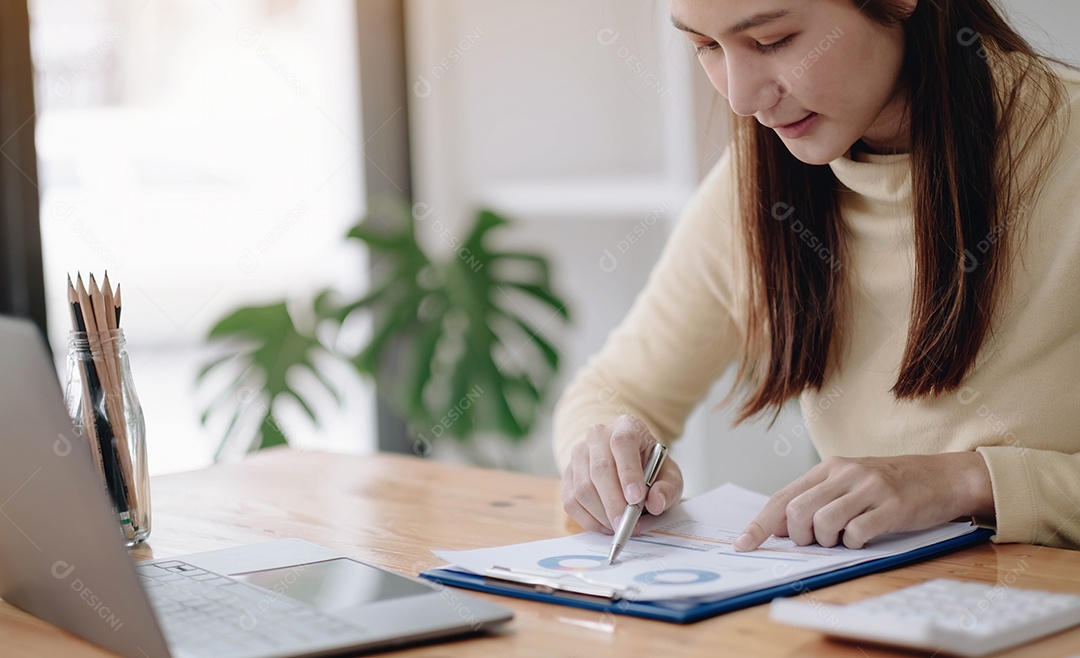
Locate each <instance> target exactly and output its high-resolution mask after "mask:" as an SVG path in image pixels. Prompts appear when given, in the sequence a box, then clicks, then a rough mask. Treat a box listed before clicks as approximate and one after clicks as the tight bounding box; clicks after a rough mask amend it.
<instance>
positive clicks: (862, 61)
mask: <svg viewBox="0 0 1080 658" xmlns="http://www.w3.org/2000/svg"><path fill="white" fill-rule="evenodd" d="M906 3H907V4H908V5H910V7H909V13H910V11H913V10H914V8H915V4H916V3H917V0H906ZM671 13H672V20H673V22H674V24H675V26H676V27H677V28H679V29H681V30H683V32H684V33H685V34H686V36H687V37H688V38H689V39H690V41H691V42H693V44H694V46H695V47H696V48H697V49H698V59H699V60H700V61H701V65H702V66H703V67H704V68H705V72H706V73H707V74H708V76H709V79H710V80H711V81H712V84H713V86H714V87H716V90H717V91H719V92H720V94H721V95H722V96H724V98H726V99H727V100H728V102H729V103H730V104H731V109H732V110H733V111H734V112H735V113H736V114H739V115H742V116H753V117H754V118H756V119H757V121H758V122H759V123H761V124H762V125H763V126H767V127H769V128H772V129H774V130H775V131H776V133H777V134H778V135H779V136H780V138H781V139H782V140H783V142H784V144H785V145H787V147H788V150H790V151H791V153H792V155H794V156H795V157H796V158H798V159H799V160H801V161H803V162H805V163H807V164H825V163H828V162H831V161H832V160H835V159H836V158H838V157H840V156H841V155H843V154H844V153H846V152H847V150H848V149H849V148H850V147H851V145H852V144H854V143H855V142H856V141H857V140H859V139H862V140H863V142H864V143H865V144H866V145H867V146H868V147H870V148H871V149H874V150H878V151H882V152H890V151H899V152H903V151H906V150H907V147H908V124H907V122H906V117H907V113H906V111H905V104H906V94H905V92H904V89H903V85H902V84H901V80H900V74H901V66H902V63H903V58H904V33H903V28H902V27H901V26H899V25H889V26H886V25H882V24H880V23H877V22H875V21H873V20H870V19H869V18H867V17H866V15H865V14H863V13H862V12H860V11H859V9H858V4H857V2H856V0H671Z"/></svg>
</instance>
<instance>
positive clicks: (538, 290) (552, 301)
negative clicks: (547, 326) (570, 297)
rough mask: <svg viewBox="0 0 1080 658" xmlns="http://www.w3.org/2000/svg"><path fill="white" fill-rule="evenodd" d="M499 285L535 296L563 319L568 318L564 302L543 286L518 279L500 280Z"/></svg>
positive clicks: (568, 313)
mask: <svg viewBox="0 0 1080 658" xmlns="http://www.w3.org/2000/svg"><path fill="white" fill-rule="evenodd" d="M500 285H501V286H503V287H507V288H517V289H518V290H520V291H522V292H524V293H526V294H527V295H529V296H531V297H535V298H536V299H538V300H540V301H541V302H544V303H545V304H547V305H548V306H549V307H551V308H552V309H553V310H554V311H555V312H556V313H558V314H559V315H561V316H562V318H563V319H564V320H569V319H570V311H569V310H568V309H567V308H566V302H564V301H563V300H561V299H559V298H558V297H556V296H555V294H554V293H552V292H551V291H550V290H548V289H547V288H545V287H543V286H538V285H536V284H532V283H522V282H520V281H502V282H500Z"/></svg>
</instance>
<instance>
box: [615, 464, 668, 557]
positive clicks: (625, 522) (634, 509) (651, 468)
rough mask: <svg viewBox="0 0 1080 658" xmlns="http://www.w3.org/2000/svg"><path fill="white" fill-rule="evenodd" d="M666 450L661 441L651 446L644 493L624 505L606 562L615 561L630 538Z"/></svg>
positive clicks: (658, 472)
mask: <svg viewBox="0 0 1080 658" xmlns="http://www.w3.org/2000/svg"><path fill="white" fill-rule="evenodd" d="M667 452H668V451H667V446H665V445H664V444H662V443H657V444H656V445H655V446H653V450H652V454H650V455H649V461H648V463H646V464H645V495H644V496H643V497H642V499H641V502H640V503H638V504H636V505H627V506H626V511H625V512H623V515H622V521H620V522H619V529H618V530H616V531H615V539H614V541H613V542H612V544H611V554H610V555H608V560H607V563H608V564H614V563H615V558H617V557H619V553H621V552H622V549H623V547H624V546H626V542H627V540H629V539H630V533H632V532H633V531H634V526H636V525H637V522H638V519H640V518H641V510H642V509H643V508H644V507H645V500H646V499H647V498H648V497H649V489H651V488H652V485H653V482H656V478H657V477H659V475H660V467H661V466H663V465H664V459H666V458H667Z"/></svg>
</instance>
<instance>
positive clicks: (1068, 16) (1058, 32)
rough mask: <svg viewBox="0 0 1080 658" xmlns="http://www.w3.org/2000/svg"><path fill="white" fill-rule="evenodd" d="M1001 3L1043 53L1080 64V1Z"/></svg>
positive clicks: (1011, 1) (1053, 0)
mask: <svg viewBox="0 0 1080 658" xmlns="http://www.w3.org/2000/svg"><path fill="white" fill-rule="evenodd" d="M1001 4H1002V6H1003V7H1004V8H1005V10H1006V12H1007V13H1008V15H1009V18H1010V19H1011V20H1012V21H1013V24H1014V25H1015V26H1016V27H1017V28H1018V29H1019V30H1020V32H1021V33H1022V34H1023V35H1024V36H1025V37H1027V38H1028V39H1029V40H1031V41H1032V43H1034V44H1035V45H1036V46H1037V47H1039V48H1040V49H1041V50H1042V52H1044V53H1045V54H1048V55H1050V56H1052V57H1058V58H1061V59H1066V60H1069V61H1071V62H1072V63H1074V64H1080V30H1078V28H1080V2H1076V0H1005V1H1004V2H1002V3H1001Z"/></svg>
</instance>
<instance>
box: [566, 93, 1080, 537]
mask: <svg viewBox="0 0 1080 658" xmlns="http://www.w3.org/2000/svg"><path fill="white" fill-rule="evenodd" d="M1061 75H1062V77H1063V79H1064V81H1065V83H1066V90H1067V93H1068V95H1069V100H1070V103H1069V105H1070V109H1071V112H1072V114H1073V115H1076V113H1077V110H1078V109H1080V75H1077V74H1076V73H1073V72H1064V73H1061ZM1061 116H1062V121H1064V122H1065V123H1063V124H1062V125H1061V127H1060V128H1059V129H1058V131H1059V132H1058V134H1057V141H1060V142H1061V144H1062V146H1061V150H1060V153H1059V154H1058V155H1057V156H1056V160H1055V161H1054V164H1053V166H1052V168H1051V169H1050V172H1049V174H1048V175H1047V176H1046V177H1045V179H1044V181H1043V186H1044V187H1043V189H1042V191H1041V195H1040V196H1039V198H1038V202H1037V204H1036V205H1035V206H1034V207H1033V212H1032V215H1031V216H1030V219H1029V220H1027V223H1021V224H1018V225H1017V227H1016V230H1017V231H1018V233H1019V232H1022V231H1024V230H1025V229H1026V237H1023V238H1021V237H1020V235H1019V234H1018V235H1017V237H1016V238H1015V239H1014V249H1017V250H1018V255H1019V258H1018V259H1016V260H1015V261H1014V263H1013V264H1012V265H1011V266H1010V267H1011V269H1010V271H1009V282H1008V285H1007V286H1005V291H1004V294H1003V296H1002V297H1001V301H1000V302H999V308H998V312H997V314H996V315H995V318H996V320H995V322H994V325H993V327H992V335H991V336H989V337H988V339H987V340H986V342H985V343H984V344H983V346H982V349H981V351H980V354H979V357H978V359H977V362H976V364H975V368H974V370H973V371H971V372H970V373H969V374H968V376H967V377H966V379H965V380H964V383H963V385H962V387H961V388H960V390H959V391H957V392H956V393H953V394H949V395H945V396H942V397H937V398H929V399H922V400H918V401H915V402H898V401H897V400H896V399H895V398H894V397H893V396H892V395H891V394H890V393H889V389H890V388H892V386H893V384H894V383H895V382H896V377H897V374H898V372H899V365H900V360H901V357H902V354H903V349H904V345H905V341H906V338H907V326H908V319H909V314H910V310H911V297H912V288H913V282H914V237H913V231H912V205H911V194H912V193H911V189H912V188H911V166H910V159H909V157H908V156H907V155H892V156H875V155H862V156H857V157H856V159H852V158H851V154H850V153H849V154H848V155H846V156H844V157H841V158H839V159H837V160H835V161H834V162H831V163H830V164H829V166H830V167H831V168H832V170H833V173H834V174H835V175H836V178H837V179H838V180H839V181H840V183H841V184H842V186H843V191H842V199H841V204H842V205H841V209H842V216H843V219H844V221H845V222H846V224H847V227H848V229H849V237H850V241H849V243H848V246H847V253H846V254H844V255H843V257H842V258H841V255H839V254H829V253H827V252H824V251H819V255H821V256H822V257H823V258H831V259H833V260H832V262H834V263H836V266H837V267H844V268H845V270H846V273H845V274H846V276H847V279H848V282H849V285H850V286H851V287H852V288H851V294H850V297H849V300H850V305H851V315H850V317H852V318H853V323H852V326H851V327H847V328H845V332H844V333H845V335H846V340H847V342H846V344H845V346H844V349H843V350H842V352H841V354H842V356H841V359H840V362H839V364H838V367H836V368H832V369H831V372H830V373H829V375H828V376H827V378H826V380H825V382H824V384H823V386H822V387H821V389H820V391H807V392H804V393H803V394H802V396H801V397H800V402H801V405H802V410H803V416H804V418H805V420H806V423H807V426H808V429H809V431H810V436H811V438H812V440H813V442H814V445H815V447H816V448H817V450H818V453H819V454H820V455H821V457H822V458H825V457H829V456H832V455H841V456H847V457H859V456H888V455H902V454H932V453H941V452H958V451H971V450H976V451H978V453H979V454H980V455H982V457H983V459H984V460H985V462H986V465H987V467H988V469H989V471H990V479H991V483H992V487H993V494H994V504H995V508H996V516H997V518H996V535H995V536H994V538H993V541H996V542H1002V543H1004V542H1022V543H1034V544H1046V545H1051V546H1064V547H1069V548H1078V547H1080V115H1076V118H1075V119H1073V120H1072V121H1071V122H1070V121H1069V118H1070V117H1069V113H1068V112H1063V114H1062V115H1061ZM733 198H734V194H732V181H731V163H730V158H729V157H728V156H725V157H724V158H723V159H722V160H721V161H720V163H718V164H717V166H716V167H715V168H714V169H713V171H712V172H711V173H710V174H709V176H708V177H707V178H706V180H705V181H704V182H703V183H702V185H701V187H700V188H699V190H698V192H697V194H696V195H695V196H694V198H693V199H692V200H691V202H690V203H689V205H688V206H687V208H686V210H685V211H684V212H683V215H682V217H681V218H680V220H679V222H678V224H677V226H676V227H675V230H674V232H673V234H672V236H671V238H670V239H669V241H668V244H667V246H666V248H665V251H664V254H663V255H662V256H661V258H660V261H659V262H658V264H657V265H656V267H655V269H654V270H653V272H652V274H651V276H650V278H649V282H648V284H647V285H646V287H645V289H644V290H643V291H642V292H641V293H640V295H639V296H638V298H637V300H636V301H635V303H634V306H633V308H632V309H631V311H630V313H629V314H628V315H627V317H626V318H625V320H624V321H623V322H622V324H621V325H620V326H619V327H617V328H616V329H615V330H614V331H613V332H612V333H611V335H610V336H609V337H608V340H607V343H606V344H605V346H604V348H603V349H602V350H601V351H600V352H599V353H598V354H596V355H595V356H594V357H592V358H591V359H590V360H589V362H588V364H587V365H586V366H585V367H584V368H583V369H582V370H581V371H580V372H579V373H578V374H577V376H576V377H575V378H574V380H573V381H572V383H571V384H570V385H569V387H568V388H567V389H566V391H565V392H564V394H563V396H562V399H561V400H560V401H559V404H558V406H557V408H556V414H555V430H554V447H555V453H556V460H557V462H558V464H559V465H560V468H563V467H565V465H566V464H567V462H568V461H569V458H570V451H571V447H572V446H573V444H574V443H576V442H577V441H580V440H582V439H583V438H584V436H585V431H586V429H587V428H588V427H590V426H591V425H593V424H596V423H604V424H609V423H611V422H612V420H614V419H615V418H616V417H617V416H619V415H620V414H622V413H631V414H634V415H636V416H638V417H639V418H641V419H642V420H643V421H645V423H646V424H647V425H648V426H649V427H650V428H651V429H652V431H653V433H654V434H655V435H656V437H657V438H658V439H659V440H661V441H663V442H666V443H667V442H670V441H672V440H673V439H675V438H676V437H678V436H679V435H680V434H681V432H682V428H683V424H684V422H685V420H686V418H687V416H688V415H689V414H690V412H691V411H692V410H693V408H694V406H695V405H696V404H697V403H698V402H699V401H700V400H701V399H702V398H703V397H704V396H705V394H706V392H707V391H708V389H709V387H710V385H711V384H712V383H713V382H714V381H715V380H716V379H717V378H718V377H719V376H720V375H721V374H723V372H724V371H725V370H726V369H727V368H728V367H729V366H730V365H732V364H733V363H734V361H735V360H736V359H737V358H738V350H739V346H740V343H741V340H742V339H741V334H740V332H741V331H742V330H743V326H744V323H743V322H742V320H743V319H744V317H745V314H744V310H743V309H744V308H745V304H744V302H745V300H744V297H743V292H742V291H743V290H744V289H745V286H744V283H743V277H744V274H743V272H744V268H743V265H742V263H743V262H744V261H743V259H744V255H743V251H742V244H741V239H740V235H739V233H738V230H737V228H736V222H735V217H736V213H735V210H734V207H733V206H734V201H733ZM798 220H799V217H798V216H797V215H792V216H790V217H788V218H787V219H786V220H784V221H786V222H788V224H789V225H790V226H791V227H792V230H794V231H800V230H801V229H800V224H799V221H798ZM806 239H810V238H809V236H807V238H806ZM974 255H976V256H978V250H974Z"/></svg>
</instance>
